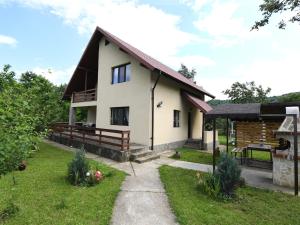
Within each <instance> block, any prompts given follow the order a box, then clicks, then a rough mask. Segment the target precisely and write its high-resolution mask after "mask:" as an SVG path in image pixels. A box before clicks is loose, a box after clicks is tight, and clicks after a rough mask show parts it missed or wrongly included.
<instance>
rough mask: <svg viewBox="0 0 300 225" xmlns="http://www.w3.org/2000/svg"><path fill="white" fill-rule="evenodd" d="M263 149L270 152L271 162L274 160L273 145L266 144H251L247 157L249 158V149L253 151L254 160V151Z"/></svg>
mask: <svg viewBox="0 0 300 225" xmlns="http://www.w3.org/2000/svg"><path fill="white" fill-rule="evenodd" d="M253 150H256V151H263V152H270V162H272V146H271V145H266V144H249V145H248V146H247V148H246V157H247V159H248V158H249V157H248V156H249V151H251V160H252V151H253Z"/></svg>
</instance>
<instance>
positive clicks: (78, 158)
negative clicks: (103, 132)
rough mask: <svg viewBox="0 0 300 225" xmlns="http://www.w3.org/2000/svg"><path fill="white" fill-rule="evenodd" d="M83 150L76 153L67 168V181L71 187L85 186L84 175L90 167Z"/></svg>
mask: <svg viewBox="0 0 300 225" xmlns="http://www.w3.org/2000/svg"><path fill="white" fill-rule="evenodd" d="M84 153H85V152H84V149H83V148H81V149H80V150H78V151H76V153H75V157H74V159H73V160H72V162H71V163H70V164H69V166H68V180H69V182H70V183H71V184H73V185H85V184H86V174H87V173H88V172H89V169H90V166H89V163H88V161H87V160H86V158H85V155H84Z"/></svg>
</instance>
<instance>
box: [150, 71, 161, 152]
mask: <svg viewBox="0 0 300 225" xmlns="http://www.w3.org/2000/svg"><path fill="white" fill-rule="evenodd" d="M161 74H162V72H161V71H159V74H158V77H157V78H156V81H155V83H154V86H153V88H152V89H151V105H152V106H151V107H152V109H151V110H152V112H151V117H152V119H151V123H152V124H151V150H154V147H153V145H154V91H155V88H156V85H157V83H158V81H159V79H160V76H161Z"/></svg>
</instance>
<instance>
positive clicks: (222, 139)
mask: <svg viewBox="0 0 300 225" xmlns="http://www.w3.org/2000/svg"><path fill="white" fill-rule="evenodd" d="M218 140H219V144H220V145H226V144H227V138H226V136H225V135H219V136H218Z"/></svg>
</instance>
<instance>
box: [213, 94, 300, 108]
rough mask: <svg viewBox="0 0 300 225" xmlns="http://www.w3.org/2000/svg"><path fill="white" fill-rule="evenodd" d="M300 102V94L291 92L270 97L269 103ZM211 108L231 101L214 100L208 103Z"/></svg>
mask: <svg viewBox="0 0 300 225" xmlns="http://www.w3.org/2000/svg"><path fill="white" fill-rule="evenodd" d="M296 101H300V92H291V93H287V94H283V95H279V96H272V97H268V102H296ZM208 103H209V104H210V105H211V106H215V105H220V104H226V103H230V100H220V99H213V100H210V101H208Z"/></svg>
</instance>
